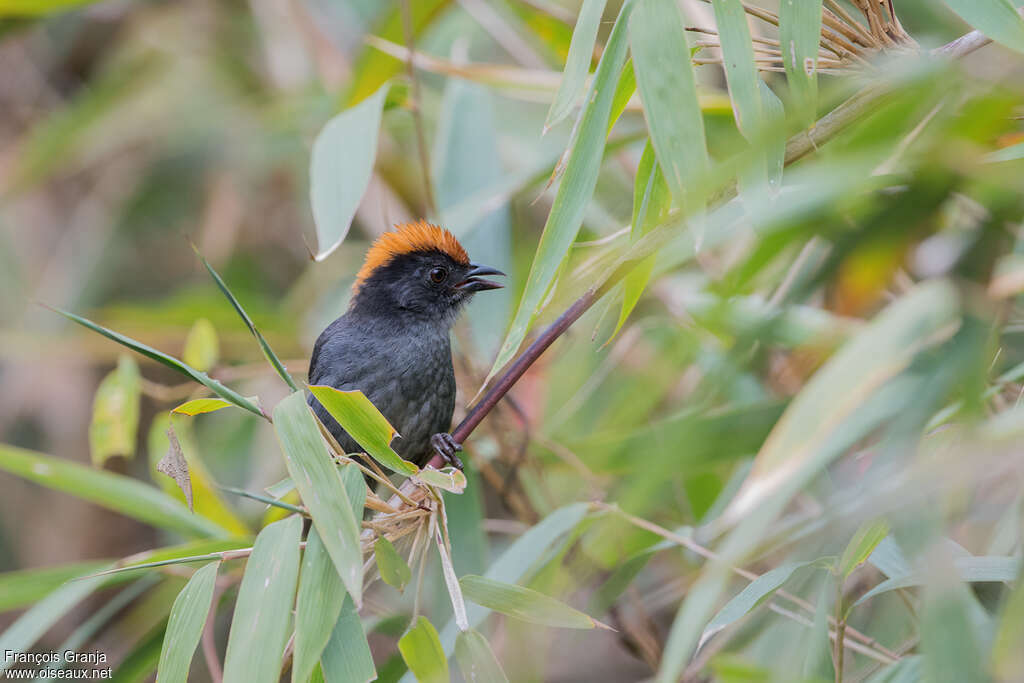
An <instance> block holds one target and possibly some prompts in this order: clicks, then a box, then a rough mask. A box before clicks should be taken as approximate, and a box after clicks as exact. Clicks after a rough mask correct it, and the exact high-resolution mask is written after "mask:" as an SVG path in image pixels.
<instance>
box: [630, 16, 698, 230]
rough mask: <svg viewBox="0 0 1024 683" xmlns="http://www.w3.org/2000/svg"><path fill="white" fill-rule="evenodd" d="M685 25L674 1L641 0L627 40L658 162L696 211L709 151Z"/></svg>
mask: <svg viewBox="0 0 1024 683" xmlns="http://www.w3.org/2000/svg"><path fill="white" fill-rule="evenodd" d="M684 25H685V24H684V22H683V18H682V16H681V15H680V13H679V6H678V4H677V3H676V2H674V0H637V5H636V9H635V10H634V12H633V16H632V17H631V18H630V20H629V42H630V48H631V50H632V53H633V70H634V72H635V73H636V83H637V90H639V92H640V99H641V100H642V101H643V104H644V117H645V118H646V119H647V129H648V131H649V132H650V136H651V144H652V145H653V146H654V152H655V155H656V156H657V159H658V165H659V166H660V167H661V171H662V173H664V174H665V181H666V182H667V183H668V187H669V189H670V190H671V192H672V196H673V197H674V198H675V200H676V202H677V203H678V204H679V205H680V206H681V207H683V208H684V210H686V211H693V210H696V209H697V208H699V206H700V205H701V204H703V200H702V198H701V197H700V192H699V190H700V187H699V185H700V183H701V182H702V179H703V178H704V177H705V176H706V172H707V168H708V153H707V145H706V144H705V141H704V118H703V116H702V114H701V109H700V103H699V102H698V101H697V84H696V81H695V79H694V75H693V62H692V59H691V57H690V48H689V46H688V44H687V38H686V31H685V30H684Z"/></svg>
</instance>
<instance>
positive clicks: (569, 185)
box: [488, 0, 633, 379]
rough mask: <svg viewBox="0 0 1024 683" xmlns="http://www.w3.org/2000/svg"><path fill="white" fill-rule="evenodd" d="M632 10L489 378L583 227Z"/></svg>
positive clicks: (621, 24) (601, 77) (598, 83)
mask: <svg viewBox="0 0 1024 683" xmlns="http://www.w3.org/2000/svg"><path fill="white" fill-rule="evenodd" d="M632 8H633V2H632V0H627V1H626V2H625V3H624V4H623V5H622V9H621V10H620V11H619V17H618V19H616V21H615V26H614V27H613V28H612V32H611V35H610V36H609V38H608V43H607V44H606V45H605V50H604V54H602V55H601V61H600V63H599V64H598V66H597V72H596V73H595V75H594V80H593V83H592V85H591V87H590V90H589V92H588V95H587V98H586V104H585V105H584V108H583V112H582V116H581V118H580V123H579V127H578V129H577V131H576V135H575V136H574V137H573V139H572V142H570V151H569V159H568V161H567V162H566V167H565V175H564V176H563V178H562V180H561V182H560V183H559V185H558V191H557V192H556V193H555V199H554V202H553V203H552V205H551V212H550V213H549V214H548V219H547V222H546V223H545V224H544V232H543V234H542V235H541V238H540V244H539V245H538V246H537V253H536V255H535V256H534V259H533V265H532V266H531V267H530V274H529V276H527V278H526V289H525V290H524V292H523V295H522V298H521V299H520V301H519V307H518V309H517V310H516V314H515V317H514V319H513V321H512V325H511V327H510V328H509V331H508V334H507V335H506V336H505V341H504V342H503V343H502V345H501V350H500V351H499V352H498V355H497V357H496V358H495V361H494V365H493V367H492V368H491V371H490V373H489V374H488V379H490V378H491V377H493V376H494V375H495V373H497V371H498V370H500V369H501V368H502V367H504V365H505V364H506V363H508V362H509V360H511V359H512V356H513V355H515V352H516V350H517V349H518V348H519V346H520V344H522V342H523V339H524V338H525V337H526V333H527V332H528V331H529V329H530V325H531V324H532V322H533V319H534V315H535V314H536V312H537V309H538V307H539V306H540V304H541V301H542V300H543V298H544V294H545V293H546V292H547V291H548V289H549V288H550V287H551V283H552V280H553V279H554V277H555V274H556V273H557V272H558V269H559V267H560V266H561V264H562V261H563V260H564V259H565V256H566V254H567V253H568V251H569V247H570V246H571V245H572V242H573V240H575V239H576V234H577V233H578V232H579V229H580V226H581V225H582V223H583V215H584V213H585V211H586V207H587V203H588V202H589V201H590V198H591V196H592V195H593V194H594V188H595V186H596V185H597V177H598V173H599V172H600V169H601V159H602V157H603V156H604V147H605V131H607V130H608V122H609V119H610V116H611V110H612V104H613V100H614V96H615V91H616V85H617V84H618V81H619V75H620V73H621V72H622V66H623V64H624V63H625V61H626V51H627V48H628V45H627V41H626V32H627V24H628V22H629V15H630V12H631V11H632Z"/></svg>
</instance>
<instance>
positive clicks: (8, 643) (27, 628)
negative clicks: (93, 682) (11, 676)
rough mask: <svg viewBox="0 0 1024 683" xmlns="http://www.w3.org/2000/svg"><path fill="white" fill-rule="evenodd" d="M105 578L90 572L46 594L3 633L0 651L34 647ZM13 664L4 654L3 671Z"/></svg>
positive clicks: (0, 639)
mask: <svg viewBox="0 0 1024 683" xmlns="http://www.w3.org/2000/svg"><path fill="white" fill-rule="evenodd" d="M105 580H106V579H105V578H104V577H99V576H90V577H86V578H82V579H78V580H76V581H68V582H67V583H65V584H64V585H63V586H61V587H60V588H58V589H57V590H55V591H53V592H52V593H50V594H49V595H47V596H46V597H45V598H43V599H42V600H40V601H39V602H37V603H36V604H35V605H33V606H32V607H31V609H29V610H28V611H27V612H25V613H24V614H22V615H21V616H20V617H18V619H17V620H16V621H15V622H14V623H13V624H11V625H10V626H9V627H7V630H6V631H4V632H3V634H0V652H8V651H11V652H29V651H31V649H32V646H33V645H34V644H35V643H36V641H37V640H39V638H41V637H42V636H43V634H45V633H46V632H47V631H48V630H49V629H50V627H51V626H53V625H54V624H55V623H57V622H58V621H59V620H60V619H61V617H63V616H64V615H65V614H67V613H68V612H70V611H71V610H72V609H74V607H75V606H76V605H77V604H78V603H80V602H81V601H82V600H84V599H85V598H86V597H87V596H89V594H91V593H92V592H93V591H94V590H96V589H97V588H99V587H100V586H101V585H103V583H104V581H105ZM12 664H14V659H13V658H10V659H9V658H7V657H4V658H3V660H2V661H0V673H3V672H4V671H6V670H7V669H9V668H10V667H11V665H12Z"/></svg>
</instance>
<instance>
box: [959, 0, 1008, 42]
mask: <svg viewBox="0 0 1024 683" xmlns="http://www.w3.org/2000/svg"><path fill="white" fill-rule="evenodd" d="M945 2H946V5H948V6H949V8H950V9H951V10H953V11H954V12H956V13H957V14H959V15H960V18H962V19H963V20H964V21H966V22H967V23H968V24H970V25H971V26H973V27H974V28H976V29H978V30H979V31H981V32H982V33H984V34H985V35H986V36H988V37H989V38H991V39H992V40H994V41H996V42H997V43H1000V44H1002V45H1005V46H1006V47H1008V48H1010V49H1011V50H1016V51H1017V52H1024V19H1021V16H1020V14H1019V13H1018V12H1017V8H1016V7H1014V6H1013V3H1012V2H1010V0H945Z"/></svg>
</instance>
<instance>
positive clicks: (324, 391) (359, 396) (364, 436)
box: [309, 385, 419, 474]
mask: <svg viewBox="0 0 1024 683" xmlns="http://www.w3.org/2000/svg"><path fill="white" fill-rule="evenodd" d="M309 392H310V393H311V394H313V396H314V397H316V400H318V401H320V405H322V406H323V407H324V409H325V410H326V411H327V412H328V413H330V414H331V417H333V418H334V419H335V420H337V421H338V424H340V425H341V427H342V429H344V430H345V431H346V432H347V433H348V435H349V436H351V437H352V438H353V439H355V441H356V443H358V444H359V445H360V446H362V447H363V448H365V449H366V452H367V453H368V454H369V455H371V456H373V459H374V460H376V461H377V462H379V463H380V464H382V465H384V466H385V467H387V468H388V469H389V470H391V471H392V472H397V473H398V474H416V473H417V472H418V471H419V468H418V467H416V465H414V464H412V463H411V462H409V461H408V460H403V459H402V457H401V456H400V455H398V453H396V452H395V451H394V449H392V448H391V440H392V439H394V438H395V434H397V433H398V432H396V431H395V428H394V427H392V426H391V423H389V422H388V419H387V418H386V417H384V416H383V415H382V414H381V412H380V411H379V410H377V406H375V405H373V403H371V402H370V399H368V398H366V396H365V395H364V394H363V392H361V391H341V390H339V389H335V388H334V387H328V386H318V385H313V386H310V387H309Z"/></svg>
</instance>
